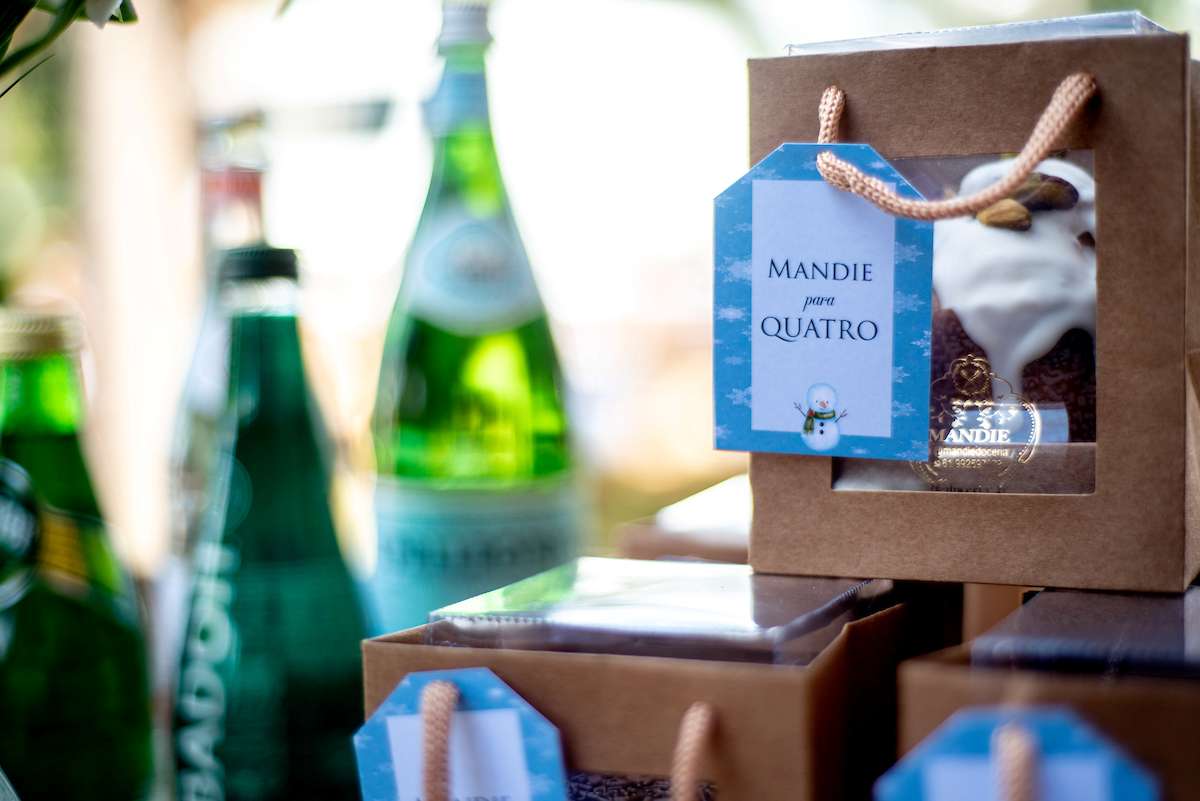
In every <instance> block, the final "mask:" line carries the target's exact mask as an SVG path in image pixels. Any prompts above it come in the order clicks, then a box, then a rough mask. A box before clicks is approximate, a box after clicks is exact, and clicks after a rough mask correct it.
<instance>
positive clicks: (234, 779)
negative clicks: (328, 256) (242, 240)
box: [174, 246, 365, 801]
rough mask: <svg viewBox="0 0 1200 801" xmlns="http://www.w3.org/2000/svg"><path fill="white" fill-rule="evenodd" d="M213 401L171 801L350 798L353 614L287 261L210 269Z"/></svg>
mask: <svg viewBox="0 0 1200 801" xmlns="http://www.w3.org/2000/svg"><path fill="white" fill-rule="evenodd" d="M221 279H222V303H223V305H224V308H225V310H226V312H227V313H228V315H229V320H230V359H229V371H230V375H229V395H228V404H227V408H226V410H225V414H224V415H223V417H222V421H221V425H220V431H221V435H220V441H221V445H220V453H219V456H218V459H217V467H216V471H215V474H214V476H213V480H212V482H211V486H212V487H213V496H212V498H213V499H212V502H211V504H210V506H209V508H208V514H207V516H206V517H205V519H204V522H203V525H202V526H201V531H200V539H199V541H198V542H197V544H196V550H195V552H194V554H193V557H192V564H193V570H194V588H193V591H192V600H191V609H190V619H189V622H188V627H187V635H186V638H185V642H184V647H183V656H182V665H181V670H180V675H179V680H178V690H177V695H176V705H175V723H174V728H175V756H176V767H177V788H178V799H179V801H214V799H224V801H307V800H309V799H311V801H327V799H351V798H355V797H356V794H357V790H356V773H355V765H354V756H353V750H352V745H351V736H352V734H353V733H354V731H355V729H356V728H357V726H358V724H359V723H360V722H361V720H362V690H361V688H362V679H361V664H360V659H359V646H360V642H361V640H362V638H363V637H364V636H365V626H364V622H363V614H362V611H361V607H360V604H359V600H358V596H357V593H356V589H355V584H354V582H353V580H352V578H351V575H350V572H349V571H348V569H347V567H346V564H345V561H344V560H343V557H342V553H341V550H340V548H339V545H338V538H337V534H336V531H335V529H334V522H333V515H332V512H331V509H330V500H329V497H330V496H329V490H330V479H331V467H330V460H329V458H328V454H327V453H326V451H325V436H324V431H323V428H322V426H321V421H320V416H319V414H318V412H317V407H316V405H315V403H314V401H313V398H312V395H311V392H310V391H309V387H308V384H307V381H306V378H305V373H304V365H303V362H302V358H301V348H300V337H299V331H298V330H297V321H296V305H295V304H296V258H295V254H294V253H292V251H290V250H280V249H276V248H269V247H266V246H257V247H248V248H240V249H236V250H232V251H229V252H227V253H226V254H225V257H224V259H223V262H222V266H221Z"/></svg>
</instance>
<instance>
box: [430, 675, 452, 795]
mask: <svg viewBox="0 0 1200 801" xmlns="http://www.w3.org/2000/svg"><path fill="white" fill-rule="evenodd" d="M456 706H458V687H456V686H455V685H454V684H453V683H452V682H449V681H431V682H429V683H428V684H426V685H425V689H423V690H421V725H422V733H421V754H422V757H421V799H422V801H449V798H450V722H451V721H452V720H453V719H454V708H455V707H456Z"/></svg>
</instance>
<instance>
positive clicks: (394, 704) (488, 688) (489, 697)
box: [354, 668, 567, 801]
mask: <svg viewBox="0 0 1200 801" xmlns="http://www.w3.org/2000/svg"><path fill="white" fill-rule="evenodd" d="M439 680H441V681H449V682H452V683H454V684H455V685H456V686H457V687H458V692H459V700H458V706H457V708H456V710H455V712H454V717H453V720H452V721H451V724H450V797H451V798H454V799H459V801H468V799H471V800H474V799H483V800H484V801H490V800H491V799H499V798H503V799H505V801H565V800H566V797H567V789H566V788H567V781H566V774H565V771H564V769H563V757H562V745H561V743H560V741H559V736H558V729H556V728H555V727H554V726H553V725H552V724H551V723H550V722H549V721H548V720H546V719H545V718H544V717H542V716H541V714H539V713H538V711H537V710H536V709H534V708H533V707H531V706H530V705H529V704H528V703H526V702H525V700H524V699H523V698H521V697H520V696H519V695H517V694H516V693H515V692H513V690H512V689H511V688H510V687H509V686H508V685H507V684H505V683H504V682H502V681H501V680H500V679H499V678H498V677H497V676H496V674H495V673H492V671H490V670H488V669H487V668H467V669H465V670H435V671H429V672H425V673H410V674H409V675H408V676H406V677H405V678H404V680H403V681H402V682H400V684H398V685H397V686H396V689H395V690H393V691H392V694H391V695H390V696H388V699H387V700H386V701H384V702H383V703H382V704H381V705H380V706H379V708H378V709H377V710H375V713H374V714H373V715H371V717H370V718H368V719H367V722H366V723H364V724H363V727H362V728H361V729H359V730H358V733H357V734H355V735H354V750H355V753H356V755H357V757H358V775H359V782H360V784H361V786H362V797H363V801H420V798H421V764H422V763H421V759H422V751H421V736H422V731H423V729H422V721H421V715H420V707H421V691H422V689H424V687H425V685H427V684H429V683H430V682H432V681H439Z"/></svg>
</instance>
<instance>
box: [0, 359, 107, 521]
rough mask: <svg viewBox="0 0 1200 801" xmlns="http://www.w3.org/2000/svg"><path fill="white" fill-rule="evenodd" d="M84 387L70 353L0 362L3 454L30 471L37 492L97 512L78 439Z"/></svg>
mask: <svg viewBox="0 0 1200 801" xmlns="http://www.w3.org/2000/svg"><path fill="white" fill-rule="evenodd" d="M82 420H83V392H82V389H81V382H80V380H79V372H78V369H77V368H76V364H75V358H74V356H73V355H72V354H64V353H54V354H47V355H45V356H39V357H37V358H33V359H13V360H10V361H6V362H3V363H0V456H3V457H4V458H7V459H12V460H13V461H15V462H16V463H17V464H19V465H20V466H21V467H23V468H24V469H25V470H27V471H28V472H29V474H30V475H31V476H32V477H33V484H34V486H35V487H36V488H37V494H38V496H39V497H40V498H41V499H42V500H43V501H44V502H45V503H47V504H49V505H51V506H54V507H56V508H59V509H62V510H66V511H69V512H73V513H78V514H84V515H89V516H99V514H100V510H99V507H98V506H97V503H96V496H95V493H94V492H93V491H92V485H91V480H90V478H89V477H88V470H87V464H86V462H85V460H84V458H83V449H82V446H81V444H80V441H79V429H80V427H81V424H82Z"/></svg>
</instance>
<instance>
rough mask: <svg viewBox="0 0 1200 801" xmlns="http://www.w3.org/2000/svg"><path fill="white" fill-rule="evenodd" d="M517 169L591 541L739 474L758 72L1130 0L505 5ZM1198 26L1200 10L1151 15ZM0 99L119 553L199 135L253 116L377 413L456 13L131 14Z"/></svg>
mask: <svg viewBox="0 0 1200 801" xmlns="http://www.w3.org/2000/svg"><path fill="white" fill-rule="evenodd" d="M494 5H495V7H494V11H493V14H492V20H493V24H492V28H493V32H494V34H495V37H496V44H495V45H494V47H493V49H492V54H491V60H490V63H489V81H490V92H491V99H492V115H493V123H494V128H495V134H496V139H497V143H498V148H499V153H500V159H501V163H502V166H503V170H504V174H505V179H506V182H507V185H508V189H509V192H510V195H511V197H512V200H513V203H514V206H515V209H516V213H517V217H518V222H519V225H520V227H521V231H522V233H523V235H524V238H525V243H526V246H527V248H528V251H529V253H530V256H531V258H532V261H533V264H534V269H535V272H536V274H537V278H538V281H539V282H540V286H541V290H542V293H543V296H544V298H545V300H546V304H547V306H548V308H549V310H550V313H551V316H552V318H553V321H554V324H555V333H556V336H557V338H558V344H559V348H560V351H561V354H562V358H563V361H564V365H565V368H566V371H567V374H568V378H569V380H570V383H571V386H572V389H573V398H572V403H573V412H574V421H575V427H576V433H577V436H578V440H579V444H580V448H581V449H582V451H583V455H584V457H585V460H586V462H587V464H588V465H589V472H590V476H591V477H592V479H593V485H594V489H595V493H594V495H595V499H596V506H597V510H598V527H597V530H598V531H599V536H600V540H599V542H598V543H597V544H596V548H595V549H594V550H606V549H609V548H611V547H612V545H613V533H612V532H613V529H614V526H615V525H616V524H617V523H619V522H621V521H626V520H632V519H635V518H638V517H640V516H643V515H646V514H648V513H650V512H652V511H654V510H655V509H657V508H659V507H660V506H662V505H663V504H664V503H667V502H669V501H672V500H674V499H676V498H679V497H681V496H684V495H686V494H689V493H691V492H693V491H695V490H696V489H698V488H700V487H702V486H706V485H708V484H711V483H713V482H714V481H716V480H717V479H720V478H722V477H724V476H726V475H730V474H732V473H735V472H738V471H740V470H742V469H744V461H743V458H742V457H741V456H740V455H738V454H728V453H718V452H715V451H714V450H713V449H712V447H711V441H712V437H711V427H712V426H711V402H710V369H709V334H710V326H709V318H710V315H709V297H710V288H711V285H710V263H711V262H710V248H711V238H712V235H711V198H712V197H713V196H714V195H716V194H717V193H718V192H720V191H721V190H722V189H723V188H725V186H726V185H728V184H729V183H730V182H732V181H733V180H734V179H736V177H737V176H738V175H739V174H740V172H741V171H743V170H744V168H745V167H746V160H747V147H748V145H747V129H746V92H747V86H746V68H745V60H746V59H747V58H748V57H754V56H766V55H782V54H783V53H784V48H785V45H787V44H790V43H802V42H810V41H820V40H828V39H840V38H849V37H858V36H866V35H874V34H885V33H894V32H901V31H907V30H921V29H927V28H931V27H944V26H954V25H968V24H984V23H997V22H1008V21H1015V20H1022V19H1032V18H1038V17H1048V16H1065V15H1073V14H1081V13H1087V12H1090V11H1097V10H1116V9H1121V8H1128V7H1130V4H1126V3H1120V2H1117V3H1114V2H1108V0H1092V1H1091V2H1088V1H1086V0H1011V1H1010V2H996V1H995V0H907V1H904V0H843V2H839V3H818V2H802V1H801V0H691V1H689V0H589V1H588V2H583V0H497V2H496V3H495V4H494ZM1134 5H1136V7H1138V8H1140V10H1142V11H1143V12H1144V13H1146V14H1147V15H1148V16H1151V17H1152V18H1154V19H1155V20H1156V21H1158V22H1160V23H1161V24H1163V25H1165V26H1167V27H1169V28H1172V29H1176V30H1191V31H1193V32H1196V31H1197V30H1198V26H1200V0H1160V1H1159V2H1146V3H1138V4H1134ZM137 9H138V12H139V15H140V17H141V21H140V22H139V23H138V24H136V25H133V26H122V27H120V28H115V29H109V30H105V31H104V32H103V33H102V34H101V33H100V32H98V31H96V30H95V29H93V28H92V27H91V26H75V29H74V30H73V31H72V32H71V33H70V34H69V35H67V36H66V37H64V38H63V39H62V40H61V41H60V42H59V44H58V45H57V46H56V47H55V49H54V52H55V57H54V58H53V59H52V60H51V61H50V62H48V63H47V64H46V65H44V66H43V67H42V68H40V69H38V70H37V71H35V72H34V73H33V75H31V76H30V77H29V78H28V79H27V80H26V81H24V82H23V83H21V84H20V85H19V86H17V87H16V88H15V89H14V90H13V91H12V92H10V93H9V94H8V95H7V96H5V97H4V99H3V101H2V102H0V275H2V281H3V286H4V290H5V292H6V294H7V296H8V297H9V298H20V299H23V300H32V301H35V302H39V301H42V300H44V299H55V300H57V301H59V302H64V301H65V302H67V303H69V304H72V305H73V306H75V307H77V308H78V309H79V310H80V311H81V312H82V314H83V316H84V318H85V322H86V325H87V328H88V331H89V336H90V346H91V347H90V356H89V359H88V364H87V373H86V376H87V380H88V383H89V394H90V415H91V416H90V427H89V432H88V437H89V439H88V447H89V453H90V457H91V460H92V471H93V476H94V478H95V480H96V481H97V483H98V484H99V490H100V492H101V494H102V499H103V502H104V505H105V507H106V510H107V516H108V518H109V522H110V524H111V526H112V529H113V531H114V539H115V541H116V544H117V547H118V549H119V550H120V551H121V553H122V555H123V556H124V557H125V558H126V559H127V561H128V562H129V563H130V564H131V565H132V567H133V569H134V570H135V572H137V573H138V574H140V575H141V576H142V577H144V578H145V577H150V576H152V575H153V574H154V573H155V571H156V570H157V569H158V567H159V566H160V565H161V564H162V561H163V559H164V556H165V555H166V552H167V548H168V534H167V531H168V500H167V477H168V451H169V446H170V440H171V435H172V429H173V426H174V422H175V418H176V413H177V408H178V407H177V404H178V398H179V393H180V389H181V386H182V382H183V377H184V372H185V370H186V368H187V365H188V363H189V361H190V358H191V355H192V350H193V347H194V340H195V336H196V329H197V324H198V322H199V317H200V311H201V306H202V302H203V268H202V262H201V254H200V230H199V229H200V208H199V174H198V166H197V165H198V155H197V154H198V149H199V143H198V141H197V138H198V134H197V131H198V128H199V124H200V122H201V121H203V120H205V119H210V118H213V117H229V116H234V115H239V114H246V113H261V114H262V115H263V119H264V121H265V126H264V137H263V148H264V150H265V155H266V158H267V162H268V165H269V170H268V177H267V182H266V186H265V195H264V201H265V208H266V229H267V234H268V237H269V239H271V240H272V241H273V242H274V243H275V244H279V245H285V246H289V247H295V248H297V249H299V251H300V252H301V254H302V257H303V275H302V279H303V283H304V313H305V326H306V330H305V336H306V346H307V347H308V357H309V359H310V361H311V366H310V369H311V371H312V372H311V374H312V376H313V380H314V383H315V384H316V385H317V390H318V393H319V394H320V395H321V401H322V403H323V405H324V407H325V411H326V416H327V419H328V420H329V422H330V426H331V428H332V429H333V431H334V433H335V435H336V436H337V438H338V440H339V444H340V445H341V446H342V447H343V448H344V449H346V448H348V447H349V446H350V444H351V443H352V442H353V440H354V438H355V436H356V434H357V432H359V431H360V430H361V429H362V426H363V425H364V424H365V423H366V420H367V416H368V414H369V410H370V408H371V403H372V396H373V392H374V386H375V380H376V371H377V366H378V359H379V349H380V343H381V338H382V335H383V330H384V326H385V324H386V320H387V315H388V312H389V310H390V306H391V302H392V298H393V296H394V292H395V289H396V287H397V285H398V281H399V264H400V261H401V257H402V254H403V252H404V249H405V247H406V245H407V243H408V239H409V237H410V235H411V232H412V230H413V228H414V226H415V224H416V219H417V214H418V212H419V211H420V208H421V204H422V202H423V200H424V193H425V190H426V186H427V182H428V175H429V167H430V163H429V162H430V148H429V145H428V142H427V139H426V136H425V133H424V130H423V128H422V123H421V106H420V104H421V100H422V99H423V98H424V97H425V96H426V94H427V93H428V91H429V90H430V88H431V86H432V84H433V81H434V79H435V76H436V70H437V61H436V59H435V54H434V48H433V42H434V39H435V38H436V35H437V30H438V24H439V19H440V6H439V3H438V0H293V2H292V3H291V7H290V8H289V9H288V10H287V11H286V13H283V14H280V13H279V0H138V3H137Z"/></svg>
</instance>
